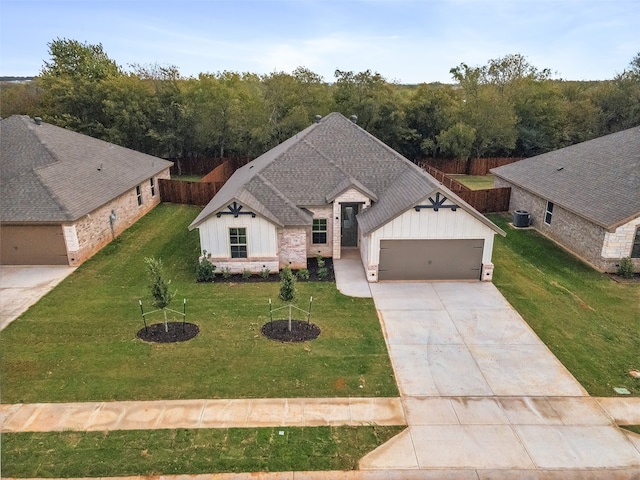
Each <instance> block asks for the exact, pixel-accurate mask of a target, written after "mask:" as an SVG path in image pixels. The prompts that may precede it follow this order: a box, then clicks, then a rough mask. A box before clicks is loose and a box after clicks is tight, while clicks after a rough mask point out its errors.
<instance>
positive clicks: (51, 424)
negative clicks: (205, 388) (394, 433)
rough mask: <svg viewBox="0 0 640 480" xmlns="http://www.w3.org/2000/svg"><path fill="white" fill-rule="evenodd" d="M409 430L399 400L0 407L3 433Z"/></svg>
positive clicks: (83, 404) (359, 399)
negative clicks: (375, 427) (349, 427)
mask: <svg viewBox="0 0 640 480" xmlns="http://www.w3.org/2000/svg"><path fill="white" fill-rule="evenodd" d="M372 424H376V425H406V420H405V416H404V411H403V408H402V405H401V401H400V399H399V398H353V397H352V398H288V399H287V398H273V399H240V400H231V399H224V400H159V401H139V402H135V401H131V402H84V403H36V404H17V405H8V404H5V405H0V425H1V428H2V430H1V431H2V432H5V433H8V432H50V431H59V432H60V431H109V430H153V429H163V428H171V429H174V428H249V427H285V426H290V427H293V426H298V427H317V426H325V425H330V426H339V425H355V426H358V425H372Z"/></svg>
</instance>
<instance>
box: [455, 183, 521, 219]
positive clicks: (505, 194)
mask: <svg viewBox="0 0 640 480" xmlns="http://www.w3.org/2000/svg"><path fill="white" fill-rule="evenodd" d="M456 194H457V195H458V196H459V197H460V198H462V199H463V200H464V201H465V202H467V203H468V204H469V205H471V206H472V207H473V208H475V209H476V210H478V211H479V212H480V213H490V212H506V211H507V210H509V199H510V198H511V188H510V187H502V188H489V189H486V190H467V191H463V192H456Z"/></svg>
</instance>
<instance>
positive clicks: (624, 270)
mask: <svg viewBox="0 0 640 480" xmlns="http://www.w3.org/2000/svg"><path fill="white" fill-rule="evenodd" d="M634 274H635V269H634V267H633V261H631V258H629V257H624V258H621V259H620V264H619V265H618V275H620V276H621V277H622V278H633V275H634Z"/></svg>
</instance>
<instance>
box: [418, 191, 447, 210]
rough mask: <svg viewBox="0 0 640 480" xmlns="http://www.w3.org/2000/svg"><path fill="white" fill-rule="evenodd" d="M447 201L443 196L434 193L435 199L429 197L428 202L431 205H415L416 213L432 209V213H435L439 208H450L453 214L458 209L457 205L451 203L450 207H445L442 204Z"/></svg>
mask: <svg viewBox="0 0 640 480" xmlns="http://www.w3.org/2000/svg"><path fill="white" fill-rule="evenodd" d="M446 201H447V197H445V196H444V195H440V192H438V193H436V199H435V200H434V199H433V198H431V197H429V202H431V205H416V206H415V207H413V208H415V209H416V212H419V211H420V210H421V209H422V208H433V211H434V212H437V211H438V210H439V209H440V208H450V209H451V211H452V212H455V211H456V210H457V209H458V205H456V204H455V203H452V204H451V205H445V204H444V202H446Z"/></svg>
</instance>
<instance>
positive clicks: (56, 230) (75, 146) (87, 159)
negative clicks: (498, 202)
mask: <svg viewBox="0 0 640 480" xmlns="http://www.w3.org/2000/svg"><path fill="white" fill-rule="evenodd" d="M0 155H1V156H0V195H1V199H0V247H1V248H0V250H1V255H0V263H1V264H3V265H71V266H77V265H80V264H81V263H82V262H84V261H85V260H86V259H88V258H89V257H90V256H92V255H93V254H94V253H96V252H97V251H98V250H100V249H101V248H102V247H103V246H104V245H106V244H107V243H109V242H110V241H111V240H112V239H113V238H115V236H117V235H118V234H119V233H120V232H122V231H123V230H125V229H126V228H127V227H129V226H130V225H131V224H132V223H134V222H135V221H136V220H138V219H139V218H140V217H142V216H143V215H144V214H146V213H147V212H148V211H149V210H151V209H152V208H153V207H154V206H155V205H157V204H158V203H159V201H160V195H159V191H158V179H160V178H169V167H170V166H171V162H168V161H166V160H162V159H160V158H156V157H152V156H150V155H145V154H143V153H139V152H135V151H133V150H129V149H128V148H123V147H119V146H117V145H113V144H111V143H107V142H103V141H102V140H97V139H95V138H92V137H88V136H86V135H82V134H79V133H75V132H71V131H69V130H65V129H64V128H60V127H55V126H53V125H49V124H46V123H42V122H41V121H40V120H39V119H37V118H36V119H31V118H29V117H27V116H22V115H14V116H12V117H9V118H7V119H4V120H2V121H0Z"/></svg>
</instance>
